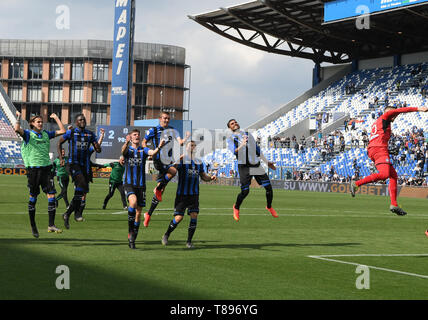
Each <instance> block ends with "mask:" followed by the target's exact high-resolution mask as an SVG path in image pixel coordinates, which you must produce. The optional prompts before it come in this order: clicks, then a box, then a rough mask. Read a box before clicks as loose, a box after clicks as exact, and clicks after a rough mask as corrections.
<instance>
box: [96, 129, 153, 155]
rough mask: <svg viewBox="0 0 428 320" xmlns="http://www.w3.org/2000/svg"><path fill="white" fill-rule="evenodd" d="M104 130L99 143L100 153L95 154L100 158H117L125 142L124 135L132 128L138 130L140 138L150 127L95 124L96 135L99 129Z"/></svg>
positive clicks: (149, 144) (98, 133)
mask: <svg viewBox="0 0 428 320" xmlns="http://www.w3.org/2000/svg"><path fill="white" fill-rule="evenodd" d="M101 128H103V129H104V130H105V135H104V140H103V142H102V143H101V153H98V154H97V155H96V157H97V158H100V159H119V157H120V154H121V150H122V146H123V144H124V143H125V139H126V136H127V135H128V133H129V132H131V131H132V130H133V129H134V128H136V129H138V130H140V133H141V140H142V139H143V138H144V136H145V135H146V132H147V130H149V129H150V127H133V126H130V127H125V126H107V125H104V126H103V125H100V126H97V137H99V135H100V129H101ZM148 146H149V147H151V142H150V143H148Z"/></svg>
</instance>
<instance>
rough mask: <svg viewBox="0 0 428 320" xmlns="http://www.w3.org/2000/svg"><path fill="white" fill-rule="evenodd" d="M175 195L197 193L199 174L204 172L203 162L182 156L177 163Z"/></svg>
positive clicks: (192, 194)
mask: <svg viewBox="0 0 428 320" xmlns="http://www.w3.org/2000/svg"><path fill="white" fill-rule="evenodd" d="M177 171H178V173H177V176H178V185H177V195H184V196H194V195H199V176H200V175H201V174H202V173H203V172H206V170H205V167H204V164H203V163H202V162H201V161H199V160H198V159H192V160H190V158H186V157H184V158H183V159H182V160H181V161H180V163H179V164H178V165H177Z"/></svg>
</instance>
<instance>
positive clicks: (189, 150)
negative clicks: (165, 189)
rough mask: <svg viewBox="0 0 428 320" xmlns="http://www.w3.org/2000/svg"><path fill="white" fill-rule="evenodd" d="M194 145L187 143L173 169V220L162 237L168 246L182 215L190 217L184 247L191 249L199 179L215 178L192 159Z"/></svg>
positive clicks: (197, 204)
mask: <svg viewBox="0 0 428 320" xmlns="http://www.w3.org/2000/svg"><path fill="white" fill-rule="evenodd" d="M195 148H196V143H195V142H194V141H189V142H188V143H187V146H186V154H185V155H184V156H182V157H181V159H180V161H179V163H177V164H175V165H174V167H175V168H176V169H177V170H178V185H177V193H176V197H175V204H174V218H173V219H172V220H171V222H170V223H169V226H168V229H167V230H166V233H165V234H164V235H163V237H162V244H163V245H167V244H168V238H169V236H170V235H171V232H173V231H174V230H175V228H177V226H178V224H179V223H180V222H181V221H182V220H183V217H184V213H185V211H186V209H187V214H188V215H190V223H189V228H188V234H187V241H186V247H187V248H189V249H191V248H193V247H194V246H193V243H192V238H193V235H194V233H195V231H196V225H197V222H198V220H197V219H198V214H199V177H201V179H202V180H204V181H213V180H216V179H217V177H216V176H215V175H212V176H211V175H209V174H207V173H206V172H205V169H204V165H203V163H202V161H200V160H199V159H195V158H194V150H195Z"/></svg>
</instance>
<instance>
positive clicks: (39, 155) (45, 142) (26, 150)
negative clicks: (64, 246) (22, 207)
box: [14, 111, 65, 238]
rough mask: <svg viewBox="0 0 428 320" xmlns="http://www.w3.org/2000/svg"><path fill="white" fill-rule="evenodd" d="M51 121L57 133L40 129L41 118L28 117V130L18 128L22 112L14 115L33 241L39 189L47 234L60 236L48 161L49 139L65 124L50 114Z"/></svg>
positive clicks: (35, 234)
mask: <svg viewBox="0 0 428 320" xmlns="http://www.w3.org/2000/svg"><path fill="white" fill-rule="evenodd" d="M50 118H52V119H54V120H55V122H56V123H57V125H58V127H59V130H57V131H46V130H43V118H42V117H41V116H34V117H31V119H30V121H29V125H30V129H31V130H24V129H22V128H21V124H20V121H21V113H20V112H19V111H17V112H16V123H15V128H14V129H15V132H16V133H18V134H19V135H20V136H21V137H22V138H23V142H22V144H21V153H22V159H23V160H24V164H25V167H26V168H27V179H28V188H29V191H30V199H29V202H28V214H29V216H30V225H31V231H32V233H33V236H34V237H35V238H38V237H39V231H38V230H37V225H36V202H37V197H38V195H39V194H40V187H42V191H43V192H44V193H45V194H46V196H47V198H48V215H49V224H48V232H54V233H61V232H62V230H61V229H59V228H57V227H56V226H55V214H56V208H55V193H56V190H55V184H54V174H53V170H52V165H51V162H50V158H49V148H50V141H49V140H50V139H53V138H55V137H56V136H59V135H61V134H63V133H64V132H65V128H64V125H63V124H62V122H61V120H60V119H59V118H58V116H57V115H56V114H55V113H53V114H51V116H50Z"/></svg>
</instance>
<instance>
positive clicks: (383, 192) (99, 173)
mask: <svg viewBox="0 0 428 320" xmlns="http://www.w3.org/2000/svg"><path fill="white" fill-rule="evenodd" d="M110 172H111V168H102V169H95V168H94V170H93V172H92V175H93V177H94V178H109V177H110ZM0 174H4V175H26V174H27V170H26V169H25V168H0ZM156 177H157V175H156V174H153V175H152V174H147V175H146V180H152V181H156ZM172 182H176V177H174V179H173V180H172ZM201 183H209V184H212V182H204V181H201ZM271 183H272V187H273V188H274V189H283V190H292V191H309V192H330V193H348V194H349V193H350V190H349V188H350V184H349V183H339V182H316V181H292V180H271ZM215 184H217V185H221V186H233V187H239V186H240V182H239V179H238V178H221V177H219V178H218V179H217V181H216V182H215ZM251 187H254V188H260V186H259V185H258V184H257V182H256V181H255V180H254V179H253V180H252V182H251ZM397 189H398V195H399V196H400V197H407V198H422V199H428V187H414V186H398V187H397ZM357 194H365V195H374V196H388V195H389V192H388V186H387V185H385V184H370V185H365V186H361V187H360V188H359V190H358V191H357Z"/></svg>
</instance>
